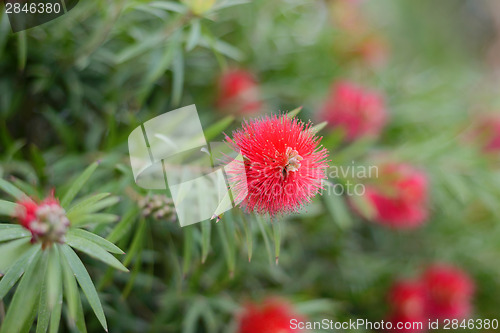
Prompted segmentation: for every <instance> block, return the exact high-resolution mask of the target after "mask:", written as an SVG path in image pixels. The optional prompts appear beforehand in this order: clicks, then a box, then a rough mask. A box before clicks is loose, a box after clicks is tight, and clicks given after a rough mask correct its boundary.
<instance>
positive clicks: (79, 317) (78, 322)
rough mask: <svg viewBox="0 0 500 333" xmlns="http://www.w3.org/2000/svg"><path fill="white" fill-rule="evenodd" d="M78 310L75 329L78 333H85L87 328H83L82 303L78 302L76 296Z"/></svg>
mask: <svg viewBox="0 0 500 333" xmlns="http://www.w3.org/2000/svg"><path fill="white" fill-rule="evenodd" d="M77 305H78V309H77V316H76V328H77V329H78V331H79V332H80V333H87V327H86V326H85V317H84V314H83V307H82V302H81V300H80V295H78V303H77Z"/></svg>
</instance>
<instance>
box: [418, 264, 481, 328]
mask: <svg viewBox="0 0 500 333" xmlns="http://www.w3.org/2000/svg"><path fill="white" fill-rule="evenodd" d="M422 279H423V283H424V284H425V286H426V289H427V291H428V295H429V299H428V311H429V314H430V316H431V317H432V318H435V319H465V318H467V317H468V316H469V315H470V312H471V299H472V295H473V293H474V283H473V282H472V280H471V279H470V278H469V276H468V275H467V274H466V273H465V272H463V271H462V270H460V269H458V268H455V267H453V266H449V265H445V264H435V265H433V266H431V267H429V268H428V269H427V270H426V271H425V272H424V275H423V277H422Z"/></svg>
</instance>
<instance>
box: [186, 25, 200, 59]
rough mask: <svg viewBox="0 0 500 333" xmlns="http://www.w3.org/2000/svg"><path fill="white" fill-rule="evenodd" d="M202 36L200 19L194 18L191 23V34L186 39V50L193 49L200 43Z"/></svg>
mask: <svg viewBox="0 0 500 333" xmlns="http://www.w3.org/2000/svg"><path fill="white" fill-rule="evenodd" d="M200 36H201V26H200V20H194V21H193V22H192V23H191V30H190V31H189V36H188V39H187V41H186V51H188V52H189V51H191V50H192V49H194V48H195V47H196V45H197V44H198V40H199V39H200Z"/></svg>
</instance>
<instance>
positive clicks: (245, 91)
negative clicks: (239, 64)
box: [216, 69, 262, 115]
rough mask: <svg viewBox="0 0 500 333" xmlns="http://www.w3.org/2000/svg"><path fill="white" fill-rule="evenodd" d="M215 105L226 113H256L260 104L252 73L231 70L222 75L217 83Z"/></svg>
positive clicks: (242, 70)
mask: <svg viewBox="0 0 500 333" xmlns="http://www.w3.org/2000/svg"><path fill="white" fill-rule="evenodd" d="M216 105H217V107H218V108H219V109H221V110H223V111H224V112H227V113H235V114H239V115H249V114H255V113H258V112H259V111H260V110H261V108H262V102H261V99H260V93H259V89H258V85H257V81H256V80H255V78H254V76H253V75H252V73H250V72H249V71H247V70H244V69H231V70H228V71H225V72H224V73H222V75H221V77H220V78H219V82H218V97H217V102H216Z"/></svg>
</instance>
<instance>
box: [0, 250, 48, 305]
mask: <svg viewBox="0 0 500 333" xmlns="http://www.w3.org/2000/svg"><path fill="white" fill-rule="evenodd" d="M39 250H40V246H39V245H35V246H33V247H31V248H30V249H29V250H28V251H27V252H26V253H25V254H24V255H23V256H22V257H20V259H19V260H18V261H16V262H15V263H14V264H13V265H12V266H11V267H10V268H9V270H8V271H7V273H6V274H5V275H4V277H2V279H1V280H0V300H1V299H3V298H4V297H5V295H7V293H8V292H9V290H10V289H11V288H12V287H13V286H14V284H15V283H16V282H17V280H19V278H20V277H21V275H23V273H24V270H25V269H26V267H28V266H29V265H30V264H31V262H32V261H33V258H35V255H36V253H38V251H39Z"/></svg>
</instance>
